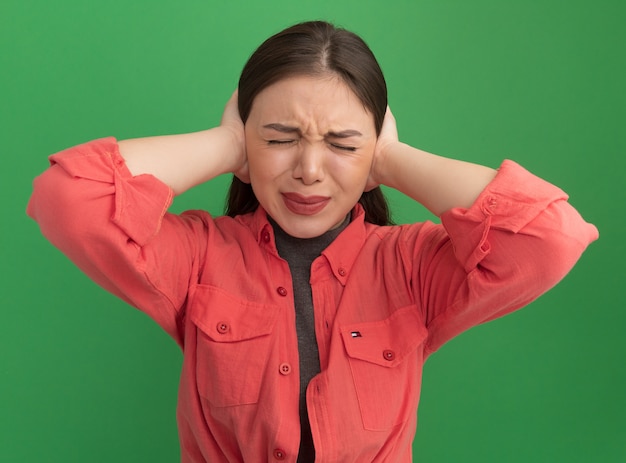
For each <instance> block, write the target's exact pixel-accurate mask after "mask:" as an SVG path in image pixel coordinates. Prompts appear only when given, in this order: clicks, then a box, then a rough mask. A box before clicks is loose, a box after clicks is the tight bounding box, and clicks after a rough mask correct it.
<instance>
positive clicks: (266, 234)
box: [263, 230, 270, 243]
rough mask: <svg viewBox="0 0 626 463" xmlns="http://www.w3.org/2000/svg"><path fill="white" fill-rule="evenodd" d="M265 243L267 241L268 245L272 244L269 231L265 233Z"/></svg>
mask: <svg viewBox="0 0 626 463" xmlns="http://www.w3.org/2000/svg"><path fill="white" fill-rule="evenodd" d="M263 241H265V242H266V243H269V242H270V232H268V231H267V230H266V231H264V232H263Z"/></svg>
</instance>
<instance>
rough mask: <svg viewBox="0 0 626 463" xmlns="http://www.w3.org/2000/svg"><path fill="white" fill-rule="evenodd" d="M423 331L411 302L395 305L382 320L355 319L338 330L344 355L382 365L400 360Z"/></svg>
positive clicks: (386, 365) (411, 349)
mask: <svg viewBox="0 0 626 463" xmlns="http://www.w3.org/2000/svg"><path fill="white" fill-rule="evenodd" d="M427 334H428V332H427V330H426V328H425V327H424V326H423V324H422V321H421V319H420V317H419V315H418V314H417V311H416V309H415V307H413V306H411V307H403V308H402V309H398V310H397V311H396V312H394V313H393V315H391V316H390V317H389V318H387V319H385V320H381V321H377V322H367V323H355V324H353V325H348V326H344V327H343V328H342V330H341V336H342V338H343V343H344V346H345V348H346V351H347V353H348V356H350V357H351V358H354V359H359V360H365V361H367V362H371V363H375V364H377V365H380V366H384V367H393V366H396V365H397V364H398V363H400V362H401V361H402V360H403V359H404V358H405V357H406V356H407V355H408V354H409V353H411V352H413V351H415V349H417V347H418V346H419V345H420V344H421V343H422V342H424V340H425V339H426V336H427Z"/></svg>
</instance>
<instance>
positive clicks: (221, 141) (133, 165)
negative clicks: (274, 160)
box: [119, 92, 247, 195]
mask: <svg viewBox="0 0 626 463" xmlns="http://www.w3.org/2000/svg"><path fill="white" fill-rule="evenodd" d="M119 150H120V154H121V155H122V157H123V158H124V160H125V161H126V166H127V167H128V169H129V170H130V172H131V174H132V175H134V176H136V175H140V174H152V175H154V176H155V177H156V178H158V179H159V180H161V181H162V182H163V183H165V184H166V185H168V186H169V187H170V188H172V190H173V191H174V194H175V195H179V194H181V193H183V192H185V191H187V190H188V189H190V188H191V187H194V186H196V185H199V184H201V183H204V182H206V181H208V180H210V179H212V178H214V177H217V176H218V175H221V174H226V173H231V172H232V173H235V175H237V176H238V177H239V178H241V179H242V180H246V179H247V161H246V155H245V143H244V134H243V123H242V122H241V119H240V117H239V112H238V111H237V92H235V93H234V94H233V95H232V97H231V98H230V100H229V101H228V103H227V104H226V108H225V109H224V114H223V116H222V121H221V124H220V125H219V127H215V128H212V129H209V130H203V131H200V132H193V133H187V134H181V135H165V136H158V137H147V138H136V139H131V140H123V141H120V142H119Z"/></svg>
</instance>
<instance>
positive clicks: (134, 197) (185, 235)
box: [27, 95, 247, 343]
mask: <svg viewBox="0 0 626 463" xmlns="http://www.w3.org/2000/svg"><path fill="white" fill-rule="evenodd" d="M241 125H242V124H241V121H240V118H239V115H238V113H237V109H236V96H235V95H233V97H232V98H231V100H230V101H229V102H228V104H227V105H226V109H225V111H224V116H223V118H222V123H221V125H220V126H219V127H216V128H214V129H211V130H207V131H203V132H197V133H190V134H185V135H172V136H165V137H152V138H143V139H136V140H128V141H124V142H120V143H118V142H117V141H116V140H115V139H114V138H104V139H100V140H94V141H91V142H88V143H85V144H83V145H78V146H74V147H72V148H69V149H66V150H64V151H62V152H60V153H56V154H54V155H52V156H50V164H51V166H50V167H49V168H48V169H47V170H46V171H44V172H43V173H42V174H41V175H40V176H38V177H37V178H36V179H35V181H34V190H33V194H32V196H31V199H30V201H29V204H28V210H27V212H28V214H29V215H30V216H31V217H32V218H33V219H34V220H36V221H37V223H38V224H39V226H40V229H41V232H42V233H43V234H44V236H46V238H48V240H49V241H50V242H51V243H52V244H54V245H55V246H56V247H57V248H59V249H60V250H61V251H62V252H63V253H64V254H65V255H66V256H67V257H68V258H69V259H71V260H72V261H73V262H74V263H75V264H76V265H77V266H78V267H79V268H80V269H81V270H82V271H83V272H85V273H86V274H87V275H88V276H89V277H90V278H91V279H92V280H93V281H95V282H96V283H98V284H99V285H101V286H102V287H104V288H105V289H107V290H108V291H110V292H112V293H113V294H115V295H117V296H118V297H120V298H122V299H124V300H125V301H127V302H128V303H129V304H132V305H133V306H135V307H137V308H139V309H141V310H143V311H144V312H146V313H147V314H148V315H150V316H151V317H152V318H153V319H155V321H156V322H157V323H158V324H159V325H161V326H162V327H163V328H164V329H165V330H166V331H167V332H168V333H169V334H170V335H171V336H172V337H173V338H174V339H176V340H177V342H179V343H182V332H181V331H180V329H179V328H180V326H179V319H180V315H181V314H182V313H183V312H182V311H181V309H183V308H184V304H185V301H186V299H187V288H188V285H189V284H190V282H192V281H193V280H194V278H195V275H197V272H198V268H199V266H200V265H201V264H200V262H202V260H203V259H205V257H206V255H207V247H208V246H209V240H210V238H211V236H212V235H214V234H212V233H211V229H212V227H213V221H212V219H211V217H210V216H209V214H208V213H203V212H201V211H193V212H188V213H184V214H181V215H174V214H169V213H167V209H168V207H169V206H170V204H171V201H172V196H173V195H174V194H180V193H182V192H183V191H185V190H187V189H189V188H191V187H192V186H194V185H196V184H198V183H201V182H203V181H206V180H209V179H211V178H213V177H215V176H217V175H219V174H221V173H226V172H235V173H237V174H238V175H240V176H241V177H242V178H245V176H246V175H247V174H246V170H247V168H246V158H245V152H244V150H243V130H242V128H241ZM142 174H148V175H142Z"/></svg>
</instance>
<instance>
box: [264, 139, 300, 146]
mask: <svg viewBox="0 0 626 463" xmlns="http://www.w3.org/2000/svg"><path fill="white" fill-rule="evenodd" d="M294 141H295V140H268V141H267V144H268V145H288V144H290V143H293V142H294Z"/></svg>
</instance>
